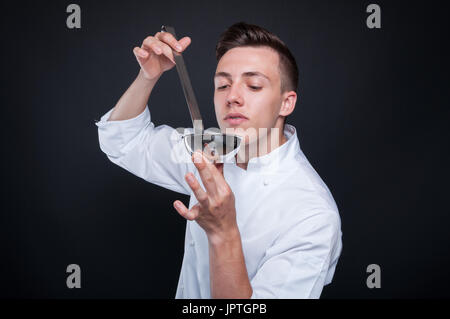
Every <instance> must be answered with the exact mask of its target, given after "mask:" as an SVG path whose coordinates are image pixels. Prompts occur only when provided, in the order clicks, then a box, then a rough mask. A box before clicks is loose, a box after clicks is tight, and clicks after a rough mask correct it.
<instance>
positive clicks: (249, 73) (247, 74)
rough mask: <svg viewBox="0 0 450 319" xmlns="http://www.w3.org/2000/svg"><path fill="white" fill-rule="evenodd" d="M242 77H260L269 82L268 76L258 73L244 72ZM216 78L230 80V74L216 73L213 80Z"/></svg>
mask: <svg viewBox="0 0 450 319" xmlns="http://www.w3.org/2000/svg"><path fill="white" fill-rule="evenodd" d="M242 76H244V77H252V76H261V77H263V78H266V79H267V80H268V81H269V82H270V79H269V77H268V76H266V75H265V74H263V73H261V72H258V71H249V72H244V73H242ZM217 77H225V78H227V79H231V74H230V73H227V72H217V73H216V74H215V75H214V78H217Z"/></svg>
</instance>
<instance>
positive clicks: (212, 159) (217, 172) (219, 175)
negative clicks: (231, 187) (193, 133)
mask: <svg viewBox="0 0 450 319" xmlns="http://www.w3.org/2000/svg"><path fill="white" fill-rule="evenodd" d="M204 150H205V151H206V152H203V155H204V156H205V157H206V158H207V159H208V160H209V161H206V162H207V163H206V166H207V167H209V170H210V172H211V174H212V176H213V177H214V180H215V185H216V190H219V188H221V186H224V185H222V184H226V181H225V178H224V175H223V163H216V161H217V160H218V159H219V155H218V154H217V152H215V153H214V154H212V153H209V155H208V152H210V151H211V149H210V148H209V146H208V145H207V146H206V147H205V149H204ZM224 187H225V186H224Z"/></svg>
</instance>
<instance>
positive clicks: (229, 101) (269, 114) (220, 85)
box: [214, 47, 282, 143]
mask: <svg viewBox="0 0 450 319" xmlns="http://www.w3.org/2000/svg"><path fill="white" fill-rule="evenodd" d="M278 59H279V57H278V53H277V52H276V51H274V50H272V49H271V48H269V47H238V48H234V49H231V50H229V51H227V53H225V54H224V56H223V57H222V58H221V59H220V61H219V63H218V64H217V69H216V75H215V77H214V85H215V90H214V106H215V111H216V117H217V122H218V124H219V127H220V129H221V130H222V132H224V133H225V131H226V133H232V132H235V133H236V134H238V135H241V136H244V135H247V136H248V134H242V130H244V131H248V129H249V128H254V129H255V130H256V132H259V129H260V128H267V129H268V131H270V129H271V128H273V127H276V126H279V128H280V129H281V128H282V127H281V126H280V123H282V119H281V117H280V118H279V113H280V107H281V103H282V94H281V79H280V71H279V64H278ZM231 113H241V114H242V115H243V116H245V117H246V119H229V118H228V119H227V118H226V117H227V116H228V115H229V114H231ZM230 130H232V131H230ZM252 142H254V138H252V137H250V139H248V138H247V139H246V143H252Z"/></svg>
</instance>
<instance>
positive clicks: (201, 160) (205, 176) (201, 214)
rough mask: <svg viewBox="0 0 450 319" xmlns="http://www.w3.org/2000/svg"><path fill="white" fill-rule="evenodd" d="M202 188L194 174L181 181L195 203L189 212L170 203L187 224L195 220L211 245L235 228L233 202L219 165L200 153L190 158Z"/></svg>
mask: <svg viewBox="0 0 450 319" xmlns="http://www.w3.org/2000/svg"><path fill="white" fill-rule="evenodd" d="M192 160H193V162H194V165H195V166H196V167H197V169H198V171H199V173H200V177H201V179H202V182H203V185H204V186H205V188H206V191H205V190H203V188H202V187H201V185H200V183H199V182H198V180H197V179H196V178H195V176H194V174H192V173H188V174H186V176H185V178H186V181H187V183H188V184H189V186H190V187H191V189H192V190H193V192H194V195H195V197H196V198H197V200H198V204H196V205H194V206H193V207H192V208H191V209H190V210H189V209H188V208H187V207H186V206H185V205H184V204H183V203H182V202H181V201H179V200H177V201H175V202H174V207H175V209H176V210H177V211H178V213H179V214H180V215H181V216H183V217H184V218H186V219H188V220H195V221H196V222H197V223H198V224H199V225H200V226H201V227H202V228H203V229H204V230H205V232H206V234H207V236H208V240H209V241H210V242H211V241H212V242H217V241H221V240H223V239H227V236H229V235H231V234H234V233H235V232H236V230H237V229H238V227H237V222H236V208H235V198H234V194H233V192H232V190H231V188H230V186H229V185H228V184H227V182H226V181H225V178H224V176H223V164H213V163H211V162H210V159H209V158H208V157H206V156H205V155H204V154H203V153H201V152H199V151H196V152H194V154H193V155H192Z"/></svg>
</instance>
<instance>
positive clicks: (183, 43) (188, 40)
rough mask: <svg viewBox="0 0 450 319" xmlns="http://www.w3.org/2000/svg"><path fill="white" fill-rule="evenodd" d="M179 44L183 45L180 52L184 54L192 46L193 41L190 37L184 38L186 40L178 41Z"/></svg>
mask: <svg viewBox="0 0 450 319" xmlns="http://www.w3.org/2000/svg"><path fill="white" fill-rule="evenodd" d="M178 42H179V43H180V44H181V47H182V49H181V51H180V52H183V51H184V50H186V48H187V47H188V46H189V45H190V44H191V42H192V40H191V38H190V37H184V38H182V39H180V40H178Z"/></svg>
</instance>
